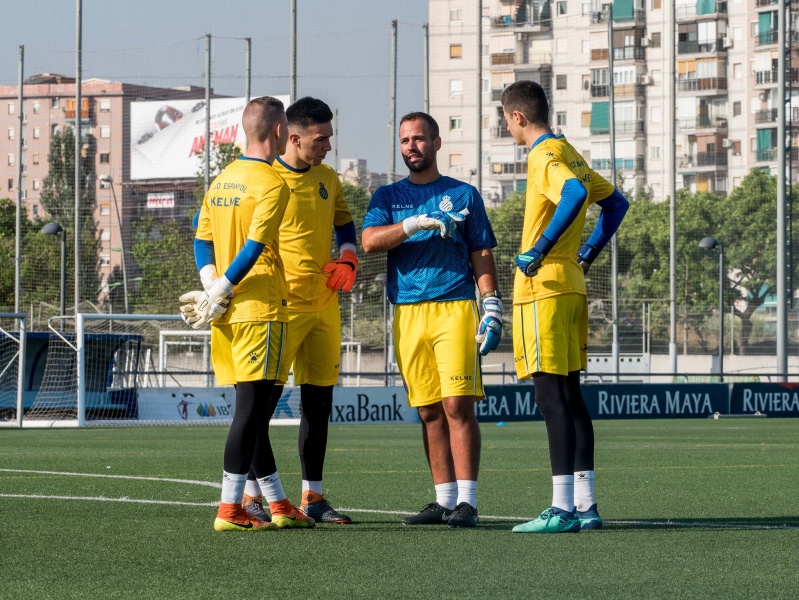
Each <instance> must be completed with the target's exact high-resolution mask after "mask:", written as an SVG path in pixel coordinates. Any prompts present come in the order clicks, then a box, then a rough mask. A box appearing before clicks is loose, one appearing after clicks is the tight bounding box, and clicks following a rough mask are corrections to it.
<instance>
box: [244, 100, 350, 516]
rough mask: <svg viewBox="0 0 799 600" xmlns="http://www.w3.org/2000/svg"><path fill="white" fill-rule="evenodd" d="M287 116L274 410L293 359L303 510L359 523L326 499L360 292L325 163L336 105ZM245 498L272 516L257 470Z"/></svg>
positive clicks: (332, 175) (251, 508)
mask: <svg viewBox="0 0 799 600" xmlns="http://www.w3.org/2000/svg"><path fill="white" fill-rule="evenodd" d="M286 116H287V118H288V127H289V140H288V144H287V146H286V152H285V153H284V154H282V155H281V156H278V157H277V159H276V160H275V162H274V163H273V166H274V168H275V171H277V173H278V174H279V175H280V176H281V177H282V178H283V179H284V180H285V181H286V183H287V184H288V186H289V189H290V192H291V194H290V197H289V202H288V206H287V207H286V213H285V215H284V216H283V221H282V222H281V224H280V234H279V238H280V257H281V258H282V260H283V265H284V267H285V270H286V283H287V285H288V317H289V331H290V334H289V336H288V339H287V341H286V344H285V346H284V349H283V363H282V366H281V369H280V374H279V376H278V383H277V385H276V386H275V388H274V391H273V402H272V410H274V408H275V406H276V405H277V401H278V400H279V399H280V395H281V393H282V391H283V384H284V383H285V382H286V380H287V379H288V374H289V366H290V365H292V363H293V367H294V382H295V383H296V384H297V385H299V386H300V402H301V404H302V415H301V417H300V429H299V440H298V446H299V454H300V463H301V467H302V504H301V505H300V510H301V511H302V512H303V513H305V514H306V515H308V516H309V517H312V518H313V519H314V520H316V521H317V522H321V523H351V522H352V519H350V517H348V516H347V515H345V514H341V513H339V512H338V511H337V510H335V509H334V508H333V507H332V506H331V505H330V504H329V502H328V501H327V499H326V498H325V497H324V493H323V490H322V471H323V468H324V461H325V451H326V450H327V435H328V422H329V420H330V411H331V409H332V406H333V386H334V385H335V384H336V383H337V382H338V372H339V360H340V356H341V314H340V312H339V304H338V291H339V290H343V291H345V292H349V291H350V290H351V289H352V286H353V284H354V283H355V273H356V270H357V268H358V258H357V256H356V254H355V249H356V246H355V244H356V239H355V224H354V223H353V221H352V215H351V214H350V210H349V208H348V207H347V202H346V200H345V199H344V191H343V189H342V187H341V182H340V181H339V178H338V174H337V173H336V171H335V170H334V169H333V168H331V167H329V166H327V165H326V164H324V163H323V162H322V161H323V160H324V159H325V156H326V155H327V153H328V152H329V151H330V148H331V146H330V138H331V137H332V136H333V125H332V119H333V113H332V112H331V110H330V108H329V107H328V106H327V104H325V103H324V102H322V101H321V100H317V99H316V98H309V97H307V98H301V99H300V100H297V101H296V102H295V103H294V104H292V105H291V106H290V107H289V108H288V109H287V110H286ZM334 230H335V234H336V241H337V243H338V247H339V251H340V257H339V258H337V259H332V258H331V243H332V232H333V231H334ZM244 501H245V509H246V510H247V512H248V513H249V514H251V515H254V516H256V517H259V518H261V519H266V518H268V515H266V514H265V512H264V511H263V507H262V503H261V493H260V489H259V487H258V484H257V482H256V480H255V474H254V473H253V472H252V471H251V472H250V476H249V478H248V480H247V487H246V488H245V495H244Z"/></svg>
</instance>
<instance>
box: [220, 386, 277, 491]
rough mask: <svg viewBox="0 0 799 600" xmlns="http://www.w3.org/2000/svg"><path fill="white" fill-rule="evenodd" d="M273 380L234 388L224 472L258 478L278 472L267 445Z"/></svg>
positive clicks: (273, 456) (268, 444)
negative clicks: (233, 402)
mask: <svg viewBox="0 0 799 600" xmlns="http://www.w3.org/2000/svg"><path fill="white" fill-rule="evenodd" d="M274 385H275V382H274V380H260V381H240V382H238V383H237V384H236V413H235V415H234V416H233V423H232V425H231V426H230V431H229V432H228V436H227V442H226V443H225V459H224V466H225V471H227V472H228V473H247V472H248V471H249V469H250V466H251V465H252V470H253V472H254V473H255V475H256V476H258V477H266V476H267V475H271V474H272V473H274V472H275V471H277V467H276V466H275V455H274V454H273V453H272V446H271V444H270V442H269V419H268V418H267V415H268V414H269V411H270V410H274V409H271V407H270V405H271V402H272V390H273V388H274Z"/></svg>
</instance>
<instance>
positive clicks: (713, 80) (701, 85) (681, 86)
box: [677, 77, 727, 92]
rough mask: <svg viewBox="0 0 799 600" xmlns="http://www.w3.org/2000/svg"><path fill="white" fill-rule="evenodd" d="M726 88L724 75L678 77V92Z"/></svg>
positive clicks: (721, 89)
mask: <svg viewBox="0 0 799 600" xmlns="http://www.w3.org/2000/svg"><path fill="white" fill-rule="evenodd" d="M726 89H727V78H726V77H703V78H701V79H678V80H677V91H678V92H716V91H724V90H726Z"/></svg>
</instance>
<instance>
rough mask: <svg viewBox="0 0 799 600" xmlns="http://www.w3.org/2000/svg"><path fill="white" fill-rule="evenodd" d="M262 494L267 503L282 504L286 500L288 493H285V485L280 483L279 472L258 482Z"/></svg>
mask: <svg viewBox="0 0 799 600" xmlns="http://www.w3.org/2000/svg"><path fill="white" fill-rule="evenodd" d="M258 485H259V486H260V487H261V493H262V494H263V495H264V498H265V499H266V501H267V502H280V501H281V500H285V499H286V492H284V491H283V484H282V483H280V475H278V474H277V471H275V472H274V473H272V474H271V475H267V476H266V477H261V478H260V479H259V480H258Z"/></svg>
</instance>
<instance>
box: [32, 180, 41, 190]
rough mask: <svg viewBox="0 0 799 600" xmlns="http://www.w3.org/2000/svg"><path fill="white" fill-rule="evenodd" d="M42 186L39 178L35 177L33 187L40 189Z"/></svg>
mask: <svg viewBox="0 0 799 600" xmlns="http://www.w3.org/2000/svg"><path fill="white" fill-rule="evenodd" d="M40 187H41V185H40V183H39V180H38V179H34V180H33V189H34V190H38V189H39V188H40Z"/></svg>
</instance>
